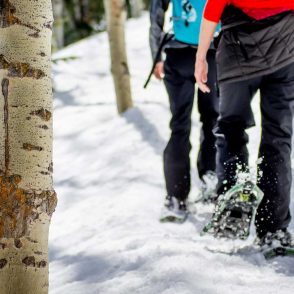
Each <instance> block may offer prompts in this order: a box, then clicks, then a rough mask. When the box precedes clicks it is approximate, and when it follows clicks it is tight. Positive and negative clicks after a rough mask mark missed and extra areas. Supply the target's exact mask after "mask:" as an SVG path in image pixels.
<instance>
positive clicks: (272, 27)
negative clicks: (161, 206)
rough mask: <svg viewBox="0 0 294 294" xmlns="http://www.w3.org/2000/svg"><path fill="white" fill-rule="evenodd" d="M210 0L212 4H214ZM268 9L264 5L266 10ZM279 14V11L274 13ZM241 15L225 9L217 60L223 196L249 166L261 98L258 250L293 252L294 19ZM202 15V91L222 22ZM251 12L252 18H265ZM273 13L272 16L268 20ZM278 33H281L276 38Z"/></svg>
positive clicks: (285, 15) (283, 15)
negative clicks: (276, 246) (275, 247)
mask: <svg viewBox="0 0 294 294" xmlns="http://www.w3.org/2000/svg"><path fill="white" fill-rule="evenodd" d="M212 2H213V0H211V2H210V3H212ZM264 5H266V3H265V4H264ZM277 7H278V6H277ZM241 8H242V7H240V8H239V7H235V6H232V5H230V6H227V7H226V8H225V10H224V11H223V13H222V16H221V18H222V25H223V36H222V38H221V41H220V43H219V47H218V52H217V64H218V79H219V86H220V117H219V119H218V125H217V130H216V135H217V175H218V179H219V183H218V194H219V195H221V194H223V193H224V191H226V190H227V189H230V188H231V187H232V186H233V185H234V184H235V183H236V181H237V173H236V170H237V166H238V165H239V166H240V165H241V166H242V167H243V169H245V170H246V168H247V166H248V150H247V146H246V145H247V143H248V135H247V134H246V129H247V128H249V127H251V126H253V125H254V118H253V114H252V110H251V107H250V103H251V100H252V98H253V97H254V95H255V94H256V92H257V90H260V99H261V102H260V109H261V117H262V135H261V143H260V147H259V157H260V158H261V163H260V164H259V166H258V169H259V175H260V179H259V181H258V186H259V187H260V189H261V190H262V191H263V193H264V197H263V200H262V202H261V204H260V205H259V207H258V210H257V215H256V218H255V225H256V232H257V240H256V242H257V244H259V245H264V244H272V241H273V240H278V241H280V243H281V245H282V246H284V245H287V246H289V245H291V246H292V236H291V234H290V232H289V231H288V230H287V228H288V225H289V223H290V220H291V216H290V209H289V205H290V190H291V181H292V173H291V138H292V123H293V106H294V34H293V27H294V11H293V10H292V9H291V8H289V9H288V10H287V9H286V10H287V11H285V9H284V8H283V9H282V10H281V11H282V12H280V13H278V12H276V11H277V10H275V11H273V13H272V15H271V16H268V17H265V18H262V19H260V20H257V19H254V18H253V16H250V15H248V14H246V13H245V12H244V11H243V10H242V9H241ZM209 9H211V12H212V15H213V13H214V6H213V5H212V6H211V5H209V3H208V5H207V11H206V13H205V14H204V17H207V19H206V18H204V21H203V27H202V33H201V38H200V45H199V50H198V53H197V61H196V71H195V75H196V78H197V81H198V83H199V87H200V88H201V89H202V91H204V92H207V91H209V87H207V85H206V83H205V75H206V71H207V70H206V69H207V66H206V64H205V59H206V57H205V56H206V51H207V49H208V47H209V46H208V43H209V40H210V38H211V37H212V35H213V31H214V28H215V27H216V25H217V22H218V18H215V19H214V18H212V17H210V15H209V14H208V12H209V11H208V10H209ZM260 9H261V8H259V10H258V9H256V8H254V7H253V9H252V10H250V12H255V14H254V15H257V12H258V13H259V14H261V15H263V12H264V11H265V10H266V7H265V8H264V11H262V10H260ZM268 11H269V10H267V12H268ZM277 32H279V33H277Z"/></svg>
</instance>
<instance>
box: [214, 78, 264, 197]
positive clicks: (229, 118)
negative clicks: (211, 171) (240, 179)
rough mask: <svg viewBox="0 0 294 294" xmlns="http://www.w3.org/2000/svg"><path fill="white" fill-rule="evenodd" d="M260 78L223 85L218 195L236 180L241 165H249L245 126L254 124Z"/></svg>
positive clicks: (217, 140)
mask: <svg viewBox="0 0 294 294" xmlns="http://www.w3.org/2000/svg"><path fill="white" fill-rule="evenodd" d="M260 80H261V79H260V78H255V79H251V80H248V81H241V82H235V83H228V84H221V85H220V104H219V110H220V116H219V119H218V123H217V129H216V132H215V134H216V137H217V139H216V145H217V155H216V165H217V166H216V171H217V176H218V189H217V193H218V195H220V194H223V193H224V192H225V191H227V190H228V189H230V188H231V187H232V186H233V185H234V184H235V183H236V170H237V167H238V165H240V166H242V168H247V165H248V150H247V146H246V145H247V143H248V135H247V134H246V129H247V128H249V127H251V126H254V124H255V122H254V117H253V114H252V110H251V105H250V103H251V100H252V98H253V97H254V95H255V93H256V92H257V89H258V87H259V83H260Z"/></svg>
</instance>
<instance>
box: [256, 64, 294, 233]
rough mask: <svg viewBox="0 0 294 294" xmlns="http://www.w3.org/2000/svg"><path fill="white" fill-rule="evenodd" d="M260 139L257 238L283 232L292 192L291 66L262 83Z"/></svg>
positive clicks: (293, 70)
mask: <svg viewBox="0 0 294 294" xmlns="http://www.w3.org/2000/svg"><path fill="white" fill-rule="evenodd" d="M260 90H261V114H262V137H261V145H260V151H259V156H260V157H261V158H262V163H261V164H260V165H259V170H260V172H261V175H262V176H261V179H260V182H259V187H260V188H261V190H262V191H263V192H264V198H263V200H262V203H261V204H260V206H259V208H258V213H257V215H256V228H257V233H258V235H260V236H262V235H264V234H265V233H267V232H275V231H277V230H279V229H286V228H287V226H288V224H289V222H290V219H291V216H290V211H289V203H290V189H291V180H292V175H291V137H292V123H293V122H292V110H293V102H294V64H292V65H290V66H287V67H285V68H283V69H281V70H279V71H277V72H275V73H273V74H271V75H268V76H266V77H264V79H263V81H262V84H261V88H260Z"/></svg>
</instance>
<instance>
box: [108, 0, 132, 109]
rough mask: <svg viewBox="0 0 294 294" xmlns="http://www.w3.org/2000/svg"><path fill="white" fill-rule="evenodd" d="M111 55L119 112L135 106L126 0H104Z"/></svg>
mask: <svg viewBox="0 0 294 294" xmlns="http://www.w3.org/2000/svg"><path fill="white" fill-rule="evenodd" d="M104 7H105V11H106V19H107V31H108V37H109V45H110V55H111V72H112V76H113V80H114V85H115V92H116V100H117V108H118V112H119V113H122V112H124V111H126V110H127V109H129V108H131V107H132V106H133V102H132V96H131V83H130V72H129V67H128V61H127V54H126V44H125V31H124V25H125V19H126V11H125V1H124V0H104Z"/></svg>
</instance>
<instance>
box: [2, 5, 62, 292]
mask: <svg viewBox="0 0 294 294" xmlns="http://www.w3.org/2000/svg"><path fill="white" fill-rule="evenodd" d="M52 21H53V17H52V7H51V0H42V1H35V0H0V121H1V124H0V293H1V294H43V293H44V294H45V293H47V292H48V229H49V223H50V218H51V215H52V213H53V211H54V209H55V206H56V202H57V200H56V195H55V192H54V190H53V183H52V89H51V88H52V87H51V77H50V56H51V36H52Z"/></svg>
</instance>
